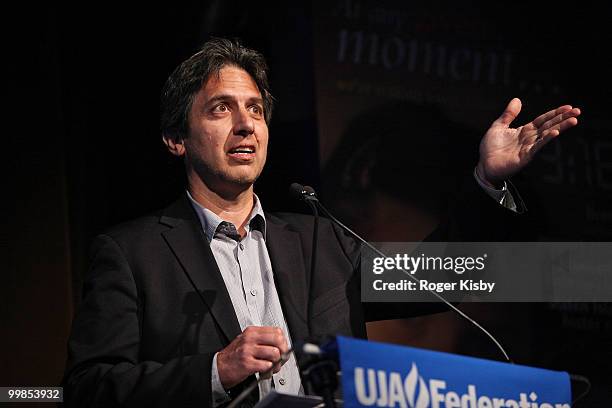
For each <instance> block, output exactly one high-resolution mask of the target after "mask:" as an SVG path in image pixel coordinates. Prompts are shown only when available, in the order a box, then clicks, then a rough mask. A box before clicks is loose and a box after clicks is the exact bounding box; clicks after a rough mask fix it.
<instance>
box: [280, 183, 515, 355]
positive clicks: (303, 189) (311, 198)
mask: <svg viewBox="0 0 612 408" xmlns="http://www.w3.org/2000/svg"><path fill="white" fill-rule="evenodd" d="M290 191H291V194H292V195H293V196H294V197H296V198H298V199H301V200H303V201H306V202H307V203H308V204H310V206H311V208H314V212H315V220H317V222H318V217H319V215H318V212H317V211H316V207H317V206H318V207H319V208H320V209H321V211H322V212H323V213H324V214H325V215H327V217H329V219H330V220H331V221H332V222H333V223H335V224H336V225H338V226H339V227H340V228H342V229H343V230H344V231H346V232H348V233H349V234H350V235H352V236H353V237H354V238H355V239H357V240H358V241H360V242H361V243H363V244H364V245H365V246H367V247H368V248H369V249H371V250H372V251H374V252H375V253H376V254H378V255H380V256H382V257H383V258H385V259H387V258H389V257H388V256H387V255H386V254H384V253H383V252H382V251H380V250H378V249H377V248H375V247H374V246H373V245H372V244H370V243H369V242H367V241H366V240H365V239H363V238H362V237H361V236H359V234H357V233H356V232H354V231H353V230H351V229H350V228H349V227H347V226H346V225H344V224H343V223H342V222H340V220H338V219H337V218H336V217H334V216H333V215H332V214H331V213H330V212H329V211H328V210H327V208H325V206H324V205H323V204H322V203H321V202H320V201H319V199H318V198H317V195H316V193H315V191H314V189H313V188H312V187H310V186H303V185H301V184H299V183H293V184H291V187H290ZM313 239H314V237H313ZM313 248H314V241H313ZM391 259H392V258H391ZM313 265H314V264H311V266H313ZM396 269H397V268H396ZM399 270H401V271H402V272H404V273H405V274H406V275H407V276H408V277H409V278H410V279H412V280H413V281H415V282H417V283H418V282H419V281H420V279H419V278H417V277H415V276H414V275H412V274H410V272H408V271H406V270H405V269H401V268H400V269H399ZM310 273H311V282H312V276H313V273H314V269H312V268H311V272H310ZM428 292H429V293H431V294H432V295H433V296H435V297H436V298H438V299H439V300H440V301H442V302H443V303H444V304H445V305H447V306H448V307H449V308H450V309H451V310H453V311H454V312H455V313H457V314H458V315H459V316H461V317H462V318H464V319H466V320H467V321H468V322H470V323H471V324H473V325H474V326H476V327H477V328H478V329H479V330H480V331H481V332H483V333H484V334H486V335H487V336H488V337H489V339H491V340H492V341H493V343H494V344H495V346H496V347H497V348H498V349H499V350H500V351H501V353H502V354H503V355H504V358H505V359H506V361H508V362H509V363H514V362H513V361H512V360H511V359H510V357H509V356H508V353H506V350H505V349H504V348H503V347H502V345H501V344H500V343H499V341H497V339H496V338H495V337H494V336H493V335H492V334H491V333H490V332H489V331H488V330H487V329H485V328H484V327H482V326H481V325H480V324H479V323H478V322H477V321H476V320H474V319H472V318H471V317H470V316H468V315H467V314H466V313H465V312H463V311H461V310H460V309H459V308H457V307H456V306H455V305H453V304H452V303H451V302H449V301H448V300H446V298H444V297H443V296H442V295H440V294H439V293H437V292H435V291H434V290H431V289H428Z"/></svg>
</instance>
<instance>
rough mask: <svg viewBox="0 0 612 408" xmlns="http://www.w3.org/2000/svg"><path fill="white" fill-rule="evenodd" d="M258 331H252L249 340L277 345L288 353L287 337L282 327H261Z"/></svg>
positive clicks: (283, 351)
mask: <svg viewBox="0 0 612 408" xmlns="http://www.w3.org/2000/svg"><path fill="white" fill-rule="evenodd" d="M259 329H262V330H257V331H252V332H251V333H250V335H249V341H251V342H253V343H255V344H260V345H267V346H275V347H277V348H278V349H279V350H280V351H281V352H282V353H286V352H287V351H288V350H289V348H288V346H287V339H286V338H285V334H284V333H283V331H282V329H280V328H279V327H265V328H264V327H260V328H259Z"/></svg>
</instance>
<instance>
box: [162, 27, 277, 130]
mask: <svg viewBox="0 0 612 408" xmlns="http://www.w3.org/2000/svg"><path fill="white" fill-rule="evenodd" d="M226 66H235V67H238V68H241V69H243V70H245V71H246V72H247V73H248V74H249V75H250V76H251V77H252V78H253V80H254V81H255V83H256V84H257V87H258V89H259V92H261V96H262V99H263V105H264V117H265V120H266V123H268V124H269V123H270V119H271V118H272V108H273V104H274V98H273V97H272V94H271V93H270V86H269V84H268V73H267V71H268V66H267V64H266V60H265V58H264V57H263V55H262V54H261V53H260V52H258V51H255V50H253V49H251V48H247V47H245V46H244V45H242V44H241V43H240V42H239V41H238V40H228V39H225V38H213V39H211V40H209V41H207V42H206V43H204V45H202V47H201V48H200V49H199V51H198V52H196V53H195V54H193V55H192V56H191V57H189V58H188V59H187V60H185V61H183V62H182V63H181V64H180V65H179V66H178V67H177V68H176V69H175V70H174V72H172V74H170V76H169V77H168V79H167V80H166V84H165V85H164V87H163V89H162V93H161V101H160V102H161V104H160V110H161V132H162V134H163V135H165V136H168V137H171V138H173V139H177V140H178V139H183V138H185V137H186V136H187V134H188V130H189V111H190V110H191V106H192V104H193V101H194V98H195V95H196V94H197V93H198V91H199V90H200V89H201V88H202V86H203V85H204V84H205V83H206V81H207V80H208V78H209V77H210V75H212V74H215V75H219V72H220V71H221V69H222V68H223V67H226Z"/></svg>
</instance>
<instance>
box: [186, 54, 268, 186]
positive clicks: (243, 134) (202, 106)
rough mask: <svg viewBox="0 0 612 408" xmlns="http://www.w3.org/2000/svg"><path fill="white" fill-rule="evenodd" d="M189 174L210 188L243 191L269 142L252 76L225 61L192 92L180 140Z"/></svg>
mask: <svg viewBox="0 0 612 408" xmlns="http://www.w3.org/2000/svg"><path fill="white" fill-rule="evenodd" d="M184 143H185V157H186V164H187V172H188V176H189V177H194V176H198V177H199V178H200V179H201V180H202V181H203V182H204V184H206V186H207V187H208V188H210V189H211V190H213V191H215V192H217V193H220V194H224V193H230V194H231V193H236V192H239V191H243V190H244V189H245V188H248V187H250V186H252V185H253V183H254V182H255V180H256V179H257V177H259V175H260V174H261V171H262V170H263V167H264V164H265V163H266V155H267V148H268V126H267V124H266V121H265V119H264V111H263V100H262V97H261V93H260V92H259V89H258V88H257V85H256V83H255V81H254V80H253V78H251V76H250V75H249V74H248V73H247V72H246V71H244V70H243V69H241V68H237V67H234V66H226V67H224V68H222V69H221V70H220V71H219V75H218V76H217V75H215V74H212V75H211V76H210V77H209V79H208V81H206V83H205V85H204V86H203V87H202V89H200V91H198V93H197V94H196V95H195V98H194V102H193V105H192V107H191V111H190V112H189V134H188V136H187V138H186V139H185V141H184Z"/></svg>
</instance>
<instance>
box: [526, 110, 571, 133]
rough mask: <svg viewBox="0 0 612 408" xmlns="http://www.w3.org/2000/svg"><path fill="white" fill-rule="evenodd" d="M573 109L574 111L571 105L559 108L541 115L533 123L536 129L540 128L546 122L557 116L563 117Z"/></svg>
mask: <svg viewBox="0 0 612 408" xmlns="http://www.w3.org/2000/svg"><path fill="white" fill-rule="evenodd" d="M571 109H572V107H571V105H563V106H559V107H558V108H557V109H553V110H549V111H548V112H546V113H543V114H541V115H540V116H538V117H537V118H535V119H534V120H533V122H532V123H533V125H534V126H535V127H537V128H539V127H540V126H542V125H543V124H544V123H545V122H547V121H549V120H551V119H552V118H554V117H555V116H557V115H561V114H563V113H565V112H567V111H569V110H571Z"/></svg>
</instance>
